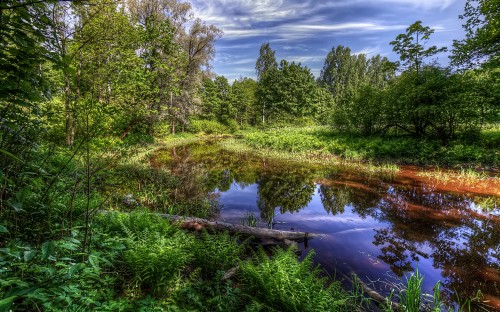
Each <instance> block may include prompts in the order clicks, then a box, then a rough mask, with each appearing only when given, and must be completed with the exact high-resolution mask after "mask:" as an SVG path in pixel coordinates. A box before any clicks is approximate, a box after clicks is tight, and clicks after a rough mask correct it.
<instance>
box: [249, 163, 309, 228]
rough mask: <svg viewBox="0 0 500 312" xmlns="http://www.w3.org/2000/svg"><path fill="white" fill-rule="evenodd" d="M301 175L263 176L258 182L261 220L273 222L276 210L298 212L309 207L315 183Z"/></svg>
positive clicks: (258, 203) (289, 173) (290, 173)
mask: <svg viewBox="0 0 500 312" xmlns="http://www.w3.org/2000/svg"><path fill="white" fill-rule="evenodd" d="M308 180H310V178H309V177H307V176H306V175H302V174H300V173H294V172H288V173H285V172H282V173H280V175H263V176H261V177H260V179H259V180H258V181H257V183H258V185H259V189H258V196H259V199H258V202H257V206H258V207H259V209H260V212H261V218H263V219H264V220H267V221H271V220H272V218H273V217H274V210H275V209H276V208H278V207H279V208H280V212H281V213H285V212H296V211H299V210H301V209H302V208H304V207H305V206H307V204H308V203H309V202H310V201H311V198H312V195H313V194H314V189H315V187H314V183H311V182H309V181H308Z"/></svg>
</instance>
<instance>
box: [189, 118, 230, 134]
mask: <svg viewBox="0 0 500 312" xmlns="http://www.w3.org/2000/svg"><path fill="white" fill-rule="evenodd" d="M188 130H189V131H190V132H193V133H206V134H224V133H228V132H230V131H229V128H228V127H227V126H225V125H223V124H221V123H219V122H217V121H215V120H203V119H192V120H191V121H190V123H189V128H188Z"/></svg>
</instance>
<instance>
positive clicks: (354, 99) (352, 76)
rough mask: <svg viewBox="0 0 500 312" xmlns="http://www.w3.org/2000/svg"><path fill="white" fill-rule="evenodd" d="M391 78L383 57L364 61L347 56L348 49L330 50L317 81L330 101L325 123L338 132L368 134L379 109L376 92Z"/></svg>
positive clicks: (363, 57)
mask: <svg viewBox="0 0 500 312" xmlns="http://www.w3.org/2000/svg"><path fill="white" fill-rule="evenodd" d="M393 76H394V66H393V65H392V64H391V63H390V62H389V60H388V59H387V58H385V57H381V56H380V55H376V56H374V57H372V58H370V59H368V58H367V57H366V55H364V54H359V55H355V54H354V55H353V54H351V50H350V49H349V48H348V47H344V46H337V47H333V48H332V50H331V51H330V52H329V53H328V55H327V57H326V59H325V64H324V66H323V69H322V70H321V74H320V77H319V78H318V83H319V84H320V85H321V86H323V87H324V88H326V89H327V90H328V91H330V92H331V94H332V95H333V98H334V101H333V105H332V106H331V107H329V109H327V110H329V113H326V114H325V115H327V116H328V117H327V119H328V122H329V123H333V125H334V126H335V127H336V128H337V129H339V130H344V131H352V130H358V129H360V130H361V131H362V132H365V133H366V134H371V133H372V131H375V127H374V125H375V123H376V122H377V120H378V119H379V115H380V112H381V110H382V107H381V105H380V97H379V92H376V90H380V89H383V88H384V87H385V86H386V85H387V82H388V81H389V79H391V78H392V77H393ZM360 93H363V94H360ZM367 96H368V98H367ZM367 132H368V133H367Z"/></svg>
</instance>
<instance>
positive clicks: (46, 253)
mask: <svg viewBox="0 0 500 312" xmlns="http://www.w3.org/2000/svg"><path fill="white" fill-rule="evenodd" d="M54 247H55V244H54V241H48V242H45V243H43V245H42V257H43V258H44V259H47V258H48V257H50V256H52V254H53V253H54Z"/></svg>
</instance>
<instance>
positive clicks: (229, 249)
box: [192, 231, 246, 279]
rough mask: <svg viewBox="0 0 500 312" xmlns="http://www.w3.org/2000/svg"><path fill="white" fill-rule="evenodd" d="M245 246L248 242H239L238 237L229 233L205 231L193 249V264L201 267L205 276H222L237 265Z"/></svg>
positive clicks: (201, 272)
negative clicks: (209, 232)
mask: <svg viewBox="0 0 500 312" xmlns="http://www.w3.org/2000/svg"><path fill="white" fill-rule="evenodd" d="M245 248H246V244H239V242H238V238H237V237H233V236H231V235H229V234H228V233H223V234H208V233H207V232H206V231H203V232H202V233H201V235H200V237H199V239H198V240H196V242H195V244H194V246H193V249H192V252H193V264H194V265H195V266H196V267H197V268H200V274H201V275H202V276H203V277H204V278H207V279H211V278H220V277H221V275H222V274H224V273H225V272H226V271H228V270H229V269H232V268H234V267H236V265H237V264H238V259H240V258H242V256H243V255H244V252H245ZM221 273H222V274H221Z"/></svg>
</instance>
